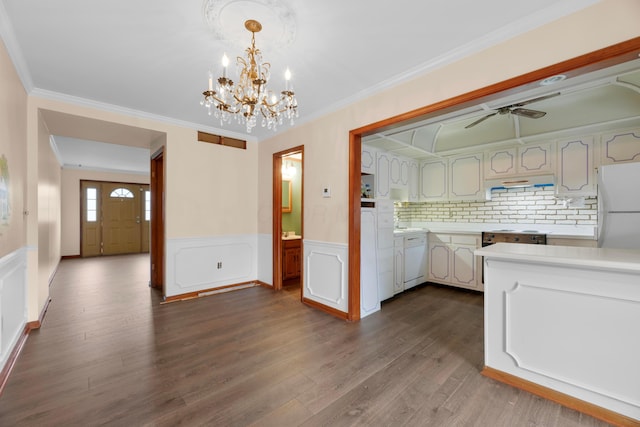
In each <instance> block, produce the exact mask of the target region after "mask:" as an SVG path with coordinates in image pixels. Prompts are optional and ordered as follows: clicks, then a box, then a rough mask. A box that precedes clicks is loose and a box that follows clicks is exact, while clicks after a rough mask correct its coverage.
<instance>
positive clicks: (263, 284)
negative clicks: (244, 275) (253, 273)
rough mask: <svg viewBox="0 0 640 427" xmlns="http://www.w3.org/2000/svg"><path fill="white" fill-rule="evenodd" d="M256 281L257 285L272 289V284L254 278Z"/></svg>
mask: <svg viewBox="0 0 640 427" xmlns="http://www.w3.org/2000/svg"><path fill="white" fill-rule="evenodd" d="M256 283H257V284H258V286H262V287H263V288H267V289H271V290H273V286H271V285H270V284H268V283H265V282H263V281H261V280H256Z"/></svg>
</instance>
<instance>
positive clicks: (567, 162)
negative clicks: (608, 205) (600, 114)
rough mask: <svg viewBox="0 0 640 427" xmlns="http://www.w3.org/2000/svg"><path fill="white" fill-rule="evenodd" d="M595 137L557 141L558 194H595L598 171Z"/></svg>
mask: <svg viewBox="0 0 640 427" xmlns="http://www.w3.org/2000/svg"><path fill="white" fill-rule="evenodd" d="M593 155H594V149H593V137H591V136H589V137H583V138H573V139H567V140H563V141H558V143H557V157H558V168H557V177H556V178H557V194H558V195H559V196H595V195H596V194H597V187H596V172H595V168H594V161H593Z"/></svg>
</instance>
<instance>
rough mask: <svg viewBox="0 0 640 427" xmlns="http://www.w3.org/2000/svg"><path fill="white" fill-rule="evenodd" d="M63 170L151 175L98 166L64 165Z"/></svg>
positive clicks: (148, 172)
mask: <svg viewBox="0 0 640 427" xmlns="http://www.w3.org/2000/svg"><path fill="white" fill-rule="evenodd" d="M62 169H65V170H69V169H73V170H83V171H90V172H107V173H118V174H131V175H142V176H149V174H150V173H151V172H150V171H148V170H147V171H139V170H127V169H116V168H103V167H97V166H78V165H70V164H65V165H62Z"/></svg>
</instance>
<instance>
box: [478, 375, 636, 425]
mask: <svg viewBox="0 0 640 427" xmlns="http://www.w3.org/2000/svg"><path fill="white" fill-rule="evenodd" d="M481 374H482V375H484V376H485V377H488V378H491V379H493V380H496V381H500V382H501V383H505V384H508V385H510V386H512V387H515V388H519V389H520V390H524V391H527V392H529V393H532V394H535V395H536V396H540V397H542V398H545V399H547V400H551V401H552V402H556V403H559V404H560V405H562V406H566V407H567V408H571V409H575V410H576V411H578V412H582V413H584V414H587V415H591V416H592V417H594V418H597V419H599V420H602V421H605V422H607V423H610V424H613V425H616V426H621V427H640V420H636V419H633V418H630V417H627V416H626V415H622V414H619V413H617V412H613V411H611V410H609V409H605V408H602V407H600V406H597V405H594V404H593V403H589V402H585V401H584V400H580V399H577V398H575V397H573V396H569V395H567V394H564V393H561V392H559V391H556V390H553V389H550V388H547V387H544V386H541V385H540V384H536V383H533V382H531V381H527V380H525V379H522V378H520V377H516V376H515V375H512V374H508V373H506V372H503V371H499V370H497V369H493V368H490V367H488V366H485V367H484V369H482V372H481Z"/></svg>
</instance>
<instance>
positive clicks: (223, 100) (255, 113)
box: [200, 19, 298, 133]
mask: <svg viewBox="0 0 640 427" xmlns="http://www.w3.org/2000/svg"><path fill="white" fill-rule="evenodd" d="M244 26H245V28H246V29H247V30H248V31H249V32H251V46H249V47H248V48H247V49H246V50H245V57H244V58H243V57H241V56H238V57H237V60H236V64H237V66H238V70H239V82H238V83H237V84H235V83H234V82H233V80H231V79H230V78H228V77H227V66H228V65H229V59H228V58H227V56H226V54H225V55H224V56H223V58H222V76H221V77H219V78H218V79H217V81H216V84H215V88H214V78H213V73H212V72H209V85H208V89H207V90H205V91H204V92H202V95H203V99H202V100H201V101H200V105H202V106H204V107H205V108H206V109H207V111H208V113H209V115H213V116H214V117H215V118H216V119H219V120H220V125H221V126H223V125H224V123H230V122H231V121H232V120H235V121H236V122H237V123H240V124H244V125H246V129H247V132H248V133H250V132H251V129H252V128H253V127H255V126H256V124H257V122H258V119H261V124H262V127H267V128H268V129H271V130H273V131H275V130H276V129H277V127H278V126H279V125H282V123H283V119H285V118H286V119H287V120H289V123H290V124H291V125H293V124H294V119H296V118H297V117H298V101H297V100H296V97H295V92H294V91H293V86H292V84H291V72H290V71H289V69H287V70H286V72H285V82H286V83H285V89H284V90H283V91H281V92H280V97H278V96H277V95H276V94H275V93H273V92H272V91H271V90H269V89H268V88H267V83H268V82H269V78H270V76H271V64H270V63H268V62H263V60H262V52H260V49H258V48H257V47H256V38H255V36H256V33H258V32H260V30H262V25H261V24H260V22H258V21H256V20H253V19H249V20H247V21H245V23H244Z"/></svg>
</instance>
